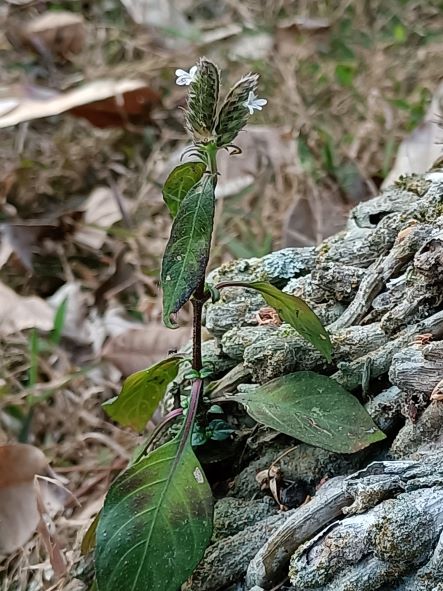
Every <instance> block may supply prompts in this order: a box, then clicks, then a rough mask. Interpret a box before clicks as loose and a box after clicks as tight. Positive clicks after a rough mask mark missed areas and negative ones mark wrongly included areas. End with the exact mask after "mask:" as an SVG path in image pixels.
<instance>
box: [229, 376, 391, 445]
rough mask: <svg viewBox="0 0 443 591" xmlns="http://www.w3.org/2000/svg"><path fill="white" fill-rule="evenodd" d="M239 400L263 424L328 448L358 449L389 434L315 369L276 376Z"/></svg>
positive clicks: (244, 394) (329, 379) (349, 395)
mask: <svg viewBox="0 0 443 591" xmlns="http://www.w3.org/2000/svg"><path fill="white" fill-rule="evenodd" d="M234 398H235V400H237V401H238V402H241V403H242V404H244V405H245V406H246V409H247V411H248V414H250V415H251V417H252V418H253V419H255V420H256V421H258V422H259V423H263V425H266V426H267V427H271V428H272V429H276V430H277V431H280V432H281V433H285V434H286V435H289V436H291V437H295V438H297V439H300V440H301V441H304V442H305V443H309V444H310V445H316V446H318V447H322V448H323V449H327V450H329V451H333V452H337V453H354V452H356V451H359V450H360V449H363V448H365V447H367V446H368V445H370V444H371V443H374V442H376V441H380V440H381V439H384V438H385V435H384V433H382V432H381V431H380V430H379V429H378V427H377V425H376V424H375V423H374V421H373V420H372V419H371V417H370V415H369V414H368V413H367V411H366V409H365V408H364V407H363V406H362V405H361V404H360V402H359V401H358V400H357V398H355V397H354V396H352V394H350V393H349V392H347V391H346V390H345V389H344V388H342V387H341V386H340V384H338V383H337V382H336V381H334V380H332V379H331V378H328V377H327V376H322V375H320V374H316V373H314V372H311V371H300V372H296V373H292V374H289V375H287V376H283V377H281V378H276V379H275V380H272V381H270V382H268V383H267V384H265V385H263V386H260V387H259V388H257V389H256V390H253V391H252V392H242V393H240V394H236V395H235V397H234Z"/></svg>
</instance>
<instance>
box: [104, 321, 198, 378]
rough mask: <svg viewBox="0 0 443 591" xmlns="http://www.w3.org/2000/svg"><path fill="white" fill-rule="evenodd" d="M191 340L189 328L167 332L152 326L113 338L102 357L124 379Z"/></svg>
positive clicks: (163, 327) (168, 330) (156, 325)
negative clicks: (111, 364) (112, 365)
mask: <svg viewBox="0 0 443 591" xmlns="http://www.w3.org/2000/svg"><path fill="white" fill-rule="evenodd" d="M190 336H191V330H190V328H188V327H180V328H177V329H176V330H170V329H168V328H166V327H165V326H163V325H162V324H159V323H158V324H157V323H155V322H152V323H150V324H147V325H145V326H142V325H141V326H140V328H135V329H134V328H133V329H130V330H128V331H127V332H125V333H123V334H120V335H118V336H115V337H113V338H111V339H109V341H108V342H107V343H106V344H105V346H104V348H103V351H102V357H103V358H104V359H106V360H107V361H110V362H111V363H113V364H114V365H115V366H116V367H117V368H118V369H119V370H120V371H121V373H122V374H123V375H124V376H129V375H131V374H133V373H135V372H136V371H140V370H142V369H145V368H146V367H148V366H149V365H152V364H154V363H156V362H157V361H159V360H160V359H163V358H165V357H167V356H168V353H169V352H170V351H173V350H174V351H175V350H178V349H179V348H180V347H181V346H182V345H184V344H185V343H186V342H187V341H188V340H189V338H190Z"/></svg>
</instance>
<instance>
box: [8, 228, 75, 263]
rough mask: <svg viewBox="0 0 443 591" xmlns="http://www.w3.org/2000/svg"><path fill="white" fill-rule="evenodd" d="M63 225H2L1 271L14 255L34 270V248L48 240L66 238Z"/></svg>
mask: <svg viewBox="0 0 443 591" xmlns="http://www.w3.org/2000/svg"><path fill="white" fill-rule="evenodd" d="M62 226H63V224H62V223H60V224H57V223H45V222H43V221H42V222H40V221H35V222H17V223H8V224H0V238H1V243H0V269H1V268H2V267H3V266H4V265H5V264H6V263H7V262H8V260H9V257H10V256H11V255H12V254H13V253H14V254H15V255H16V256H17V257H18V259H19V260H20V262H21V263H22V264H23V266H24V267H25V268H26V269H28V270H29V271H30V270H31V269H32V254H33V250H34V247H35V246H36V245H37V244H39V243H41V242H42V241H43V240H45V239H46V238H50V239H52V240H62V239H63V238H64V236H65V229H64V228H63V227H62Z"/></svg>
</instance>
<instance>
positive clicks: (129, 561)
mask: <svg viewBox="0 0 443 591" xmlns="http://www.w3.org/2000/svg"><path fill="white" fill-rule="evenodd" d="M212 511H213V501H212V495H211V489H210V487H209V484H208V482H207V480H206V477H205V476H204V474H203V470H202V469H201V466H200V464H199V462H198V460H197V458H196V457H195V455H194V452H193V451H192V448H191V446H190V444H189V442H188V443H186V445H184V447H183V449H181V447H180V441H179V440H178V439H175V440H173V441H170V442H169V443H166V444H165V445H163V446H162V447H160V448H158V449H156V450H155V451H154V452H152V453H151V454H149V456H148V457H146V458H144V459H142V460H140V461H139V462H137V463H136V464H133V465H132V466H131V467H130V468H129V469H128V470H126V472H124V473H123V474H121V475H120V476H119V477H118V478H117V479H116V480H115V481H114V483H113V484H112V486H111V488H110V490H109V492H108V495H107V497H106V500H105V504H104V507H103V512H102V516H101V518H100V522H99V525H98V528H97V548H96V555H95V564H96V574H97V586H98V590H99V591H122V590H125V591H148V590H149V591H177V590H178V589H179V588H180V586H181V585H182V583H183V582H184V581H185V580H186V579H187V578H188V577H189V576H190V575H191V573H192V571H193V570H194V568H195V567H196V565H197V564H198V562H199V561H200V560H201V558H202V556H203V553H204V551H205V548H206V546H207V545H208V543H209V540H210V538H211V534H212Z"/></svg>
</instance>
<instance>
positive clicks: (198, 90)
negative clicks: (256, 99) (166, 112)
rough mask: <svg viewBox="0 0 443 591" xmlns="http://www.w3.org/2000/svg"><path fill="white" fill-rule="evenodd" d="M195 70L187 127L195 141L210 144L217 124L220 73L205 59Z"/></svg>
mask: <svg viewBox="0 0 443 591" xmlns="http://www.w3.org/2000/svg"><path fill="white" fill-rule="evenodd" d="M194 68H196V70H195V74H194V76H193V78H192V81H191V83H190V86H189V94H188V104H187V107H186V127H187V129H188V131H189V132H190V133H191V135H192V137H193V138H194V141H196V142H208V141H210V140H212V139H213V133H212V131H213V129H214V126H215V122H216V112H217V105H218V93H219V89H220V73H219V70H218V68H217V66H216V65H215V64H214V63H212V62H211V61H209V60H207V59H206V58H204V57H202V58H201V59H200V60H199V61H198V63H197V65H196V66H194ZM192 70H193V68H191V71H192Z"/></svg>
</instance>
